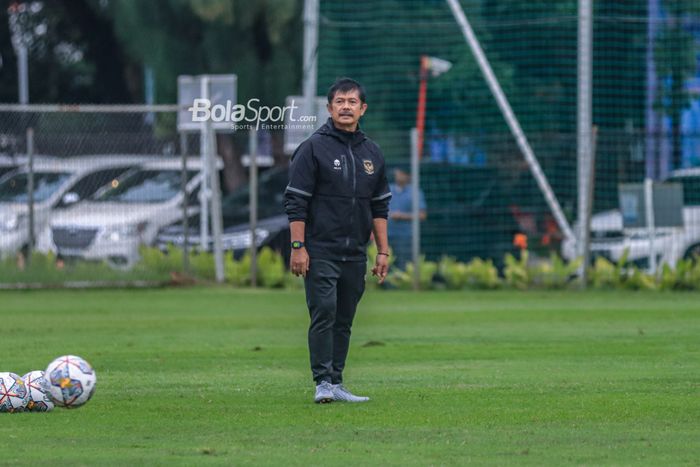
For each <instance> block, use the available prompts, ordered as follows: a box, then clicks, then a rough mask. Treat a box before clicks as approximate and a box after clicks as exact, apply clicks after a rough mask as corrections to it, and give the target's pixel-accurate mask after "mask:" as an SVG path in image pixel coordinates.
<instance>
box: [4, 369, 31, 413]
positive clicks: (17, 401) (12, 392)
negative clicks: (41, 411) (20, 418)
mask: <svg viewBox="0 0 700 467" xmlns="http://www.w3.org/2000/svg"><path fill="white" fill-rule="evenodd" d="M28 402H29V391H28V390H27V387H26V386H25V385H24V381H22V378H20V377H19V376H17V375H16V374H14V373H0V412H22V411H23V410H24V409H25V408H26V407H27V403H28Z"/></svg>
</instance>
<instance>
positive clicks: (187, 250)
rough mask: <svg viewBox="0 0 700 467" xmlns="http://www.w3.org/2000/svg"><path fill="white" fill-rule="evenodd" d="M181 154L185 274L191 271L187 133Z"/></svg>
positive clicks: (183, 261) (183, 137)
mask: <svg viewBox="0 0 700 467" xmlns="http://www.w3.org/2000/svg"><path fill="white" fill-rule="evenodd" d="M180 154H181V155H182V174H181V176H180V189H181V190H182V238H183V241H182V271H183V272H184V273H185V275H189V273H190V245H189V243H190V238H189V237H190V235H189V233H190V232H189V231H190V225H189V218H188V217H187V210H188V208H189V195H188V193H187V133H186V132H184V131H183V132H181V133H180Z"/></svg>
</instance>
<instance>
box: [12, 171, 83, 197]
mask: <svg viewBox="0 0 700 467" xmlns="http://www.w3.org/2000/svg"><path fill="white" fill-rule="evenodd" d="M70 176H71V174H70V173H69V172H35V173H34V201H36V202H41V201H45V200H46V199H47V198H49V197H50V196H51V195H52V194H54V193H56V192H57V191H58V190H59V189H60V187H61V185H63V184H64V183H65V182H66V180H68V179H69V178H70ZM28 185H29V174H28V173H26V172H20V173H18V174H15V175H13V176H11V177H10V178H8V179H6V180H5V181H3V182H2V183H0V202H2V203H26V202H27V200H28V199H29V195H28V194H27V186H28Z"/></svg>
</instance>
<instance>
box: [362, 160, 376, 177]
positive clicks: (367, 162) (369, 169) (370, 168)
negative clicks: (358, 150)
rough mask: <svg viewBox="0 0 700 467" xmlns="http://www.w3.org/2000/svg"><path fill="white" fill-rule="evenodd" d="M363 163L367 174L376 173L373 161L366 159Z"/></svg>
mask: <svg viewBox="0 0 700 467" xmlns="http://www.w3.org/2000/svg"><path fill="white" fill-rule="evenodd" d="M362 165H363V166H364V167H365V173H366V174H367V175H372V174H373V173H374V164H373V163H372V161H370V160H367V159H364V160H363V161H362Z"/></svg>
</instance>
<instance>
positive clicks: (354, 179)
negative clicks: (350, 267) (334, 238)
mask: <svg viewBox="0 0 700 467" xmlns="http://www.w3.org/2000/svg"><path fill="white" fill-rule="evenodd" d="M348 152H349V153H350V159H351V160H352V208H351V210H350V230H351V231H352V221H353V219H354V218H355V195H356V194H357V175H356V173H355V172H356V170H357V169H356V168H355V154H353V152H352V147H351V145H350V143H348ZM345 246H350V236H349V235H348V237H347V238H346V239H345Z"/></svg>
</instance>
